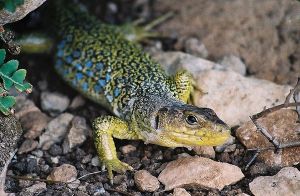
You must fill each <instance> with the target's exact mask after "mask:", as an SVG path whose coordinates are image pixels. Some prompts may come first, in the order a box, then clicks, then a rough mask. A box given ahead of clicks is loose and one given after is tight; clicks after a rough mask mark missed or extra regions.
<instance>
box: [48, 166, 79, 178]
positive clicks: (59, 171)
mask: <svg viewBox="0 0 300 196" xmlns="http://www.w3.org/2000/svg"><path fill="white" fill-rule="evenodd" d="M76 177H77V170H76V168H75V167H74V166H73V165H70V164H63V165H61V166H59V167H55V168H54V169H53V170H52V172H51V174H50V175H49V176H48V178H47V179H50V180H54V181H61V182H71V181H73V180H75V179H76Z"/></svg>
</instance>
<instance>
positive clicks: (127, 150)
mask: <svg viewBox="0 0 300 196" xmlns="http://www.w3.org/2000/svg"><path fill="white" fill-rule="evenodd" d="M120 150H121V152H122V153H123V154H129V153H131V152H134V151H136V147H135V146H133V145H130V144H129V145H126V146H122V147H121V148H120Z"/></svg>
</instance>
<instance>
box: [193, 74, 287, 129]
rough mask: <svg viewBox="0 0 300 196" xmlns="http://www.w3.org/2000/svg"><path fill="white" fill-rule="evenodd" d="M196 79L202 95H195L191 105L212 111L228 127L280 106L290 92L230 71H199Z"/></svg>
mask: <svg viewBox="0 0 300 196" xmlns="http://www.w3.org/2000/svg"><path fill="white" fill-rule="evenodd" d="M195 79H196V83H197V88H199V89H201V90H202V91H203V92H204V94H203V93H201V92H200V91H195V95H194V102H195V103H194V104H195V105H197V106H201V107H208V108H211V109H213V110H214V111H215V112H216V113H217V114H218V116H219V117H220V118H221V119H222V120H224V121H225V122H226V123H227V124H228V125H230V126H235V125H240V124H242V123H243V122H246V121H248V120H249V116H251V115H254V114H256V113H258V112H261V111H262V110H263V109H264V108H265V107H271V106H273V105H274V104H275V105H276V104H281V103H283V102H284V100H285V96H286V95H287V94H288V93H289V90H290V88H291V87H290V86H281V85H277V84H275V83H272V82H269V81H266V80H260V79H255V78H247V77H244V76H242V75H240V74H238V73H235V72H233V71H221V70H209V71H202V72H201V73H199V74H197V77H196V78H195Z"/></svg>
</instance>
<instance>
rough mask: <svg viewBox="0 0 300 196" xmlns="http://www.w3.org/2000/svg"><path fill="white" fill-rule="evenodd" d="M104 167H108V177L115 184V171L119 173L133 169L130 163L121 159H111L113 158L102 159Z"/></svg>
mask: <svg viewBox="0 0 300 196" xmlns="http://www.w3.org/2000/svg"><path fill="white" fill-rule="evenodd" d="M102 164H103V165H102V169H105V168H106V169H107V172H108V178H109V180H110V183H111V184H113V177H114V176H113V172H112V171H115V172H118V173H125V172H126V171H127V170H130V171H132V170H133V168H132V167H131V166H130V165H128V164H127V163H124V162H122V161H120V160H119V159H111V160H102Z"/></svg>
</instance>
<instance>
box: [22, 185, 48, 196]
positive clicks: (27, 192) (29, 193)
mask: <svg viewBox="0 0 300 196" xmlns="http://www.w3.org/2000/svg"><path fill="white" fill-rule="evenodd" d="M45 190H47V188H46V183H45V182H38V183H36V184H34V185H32V186H30V187H27V188H25V189H23V190H22V191H21V193H20V196H34V195H39V194H41V193H42V192H43V191H45Z"/></svg>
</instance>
